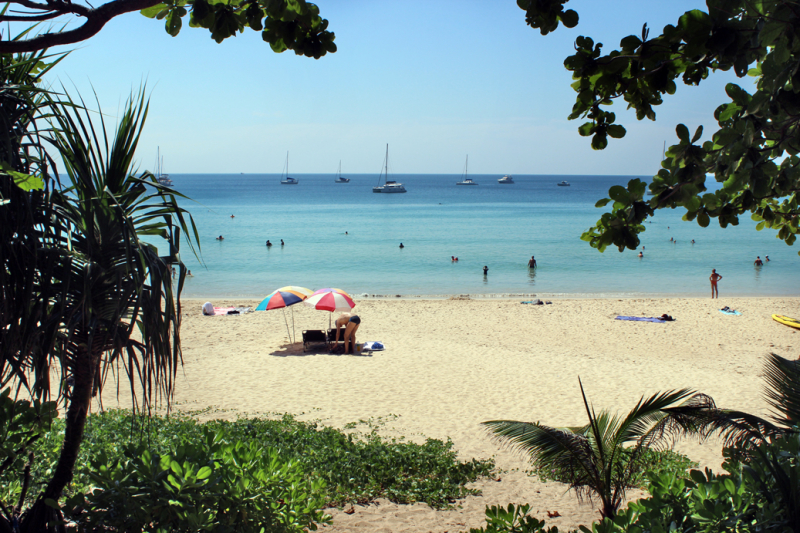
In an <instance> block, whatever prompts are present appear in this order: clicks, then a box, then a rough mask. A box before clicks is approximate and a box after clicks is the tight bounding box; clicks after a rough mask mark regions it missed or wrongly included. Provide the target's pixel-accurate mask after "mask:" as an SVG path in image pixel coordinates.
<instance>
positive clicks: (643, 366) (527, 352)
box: [105, 298, 800, 533]
mask: <svg viewBox="0 0 800 533" xmlns="http://www.w3.org/2000/svg"><path fill="white" fill-rule="evenodd" d="M202 303H203V302H202V301H185V302H184V309H185V311H184V325H183V329H182V339H183V354H184V363H185V367H184V369H183V370H182V371H181V375H180V377H179V379H178V383H177V393H176V398H175V399H176V401H177V402H178V406H179V408H181V409H187V410H188V409H199V408H204V407H209V406H215V407H218V408H222V409H228V410H231V411H230V412H229V413H228V416H231V417H235V416H236V413H239V414H246V413H267V412H279V413H282V412H289V413H294V414H302V416H303V418H305V419H321V420H322V421H323V422H324V423H326V424H329V425H333V426H342V425H344V424H346V423H348V422H353V421H358V420H359V419H367V418H370V417H373V418H376V417H382V416H387V415H398V418H396V419H392V420H389V421H388V426H389V427H391V428H393V429H394V434H400V435H404V436H406V437H408V438H413V439H420V438H422V436H425V437H433V438H440V439H446V438H448V437H449V438H451V439H452V440H453V442H454V443H455V447H456V449H457V450H458V453H459V455H460V456H461V457H463V458H465V459H467V458H472V457H489V456H492V455H494V456H496V461H497V466H498V467H499V468H500V469H502V472H501V473H500V474H499V475H498V478H499V479H500V481H498V480H483V481H480V482H479V483H477V487H478V488H480V489H481V490H482V492H483V494H482V495H481V496H477V497H470V498H467V499H466V500H465V501H464V502H462V503H461V508H460V509H457V510H453V511H433V510H431V509H430V508H428V507H427V506H425V505H422V504H418V505H410V506H408V505H395V504H392V503H390V502H386V501H380V502H378V503H377V504H373V505H369V506H356V507H355V512H354V513H352V514H346V513H344V512H343V511H339V510H333V511H332V512H331V514H333V515H334V522H333V525H332V526H328V527H326V528H325V529H326V530H329V531H350V532H352V531H355V532H360V531H363V532H376V533H377V532H389V531H391V532H403V531H410V532H427V531H437V532H444V531H450V532H454V531H464V530H468V529H469V528H470V527H478V526H480V525H482V524H483V522H484V507H485V506H486V505H495V504H498V505H503V506H505V505H507V504H508V503H512V502H514V503H529V504H531V506H532V509H533V510H534V511H536V513H535V514H536V516H537V517H539V518H546V512H547V511H551V512H552V511H557V512H558V513H560V515H561V517H560V518H554V519H548V524H552V525H558V526H559V528H561V529H568V528H572V527H576V526H577V525H578V524H582V523H589V522H591V521H592V520H594V519H596V518H597V513H596V511H595V510H594V508H593V506H592V505H590V504H584V505H580V504H579V503H578V501H577V499H576V498H575V496H574V494H572V493H568V494H565V493H564V490H565V487H564V486H563V485H560V484H543V483H539V482H537V481H534V478H531V477H528V476H527V475H526V474H525V473H524V470H525V469H527V468H529V465H528V463H527V461H526V460H525V457H523V456H522V455H520V454H518V453H515V452H512V451H509V450H507V449H502V448H501V447H499V446H498V444H497V443H496V442H495V441H493V440H492V439H491V438H489V437H488V436H487V434H486V433H485V432H484V431H483V430H482V429H481V427H480V426H479V423H480V422H482V421H486V420H492V419H514V420H526V421H541V422H543V423H547V424H548V425H556V426H565V425H582V424H584V423H585V421H586V415H585V412H584V407H583V404H582V402H581V397H580V390H579V387H578V377H580V378H581V380H582V381H583V384H584V387H585V389H586V393H587V396H588V397H589V400H590V401H591V402H592V403H593V404H594V406H595V407H596V408H597V409H601V408H610V409H614V410H621V411H622V410H624V411H627V410H629V409H630V408H631V407H633V405H634V404H635V403H636V401H637V400H638V399H639V398H640V397H641V396H642V395H650V394H653V393H655V392H658V391H664V390H667V389H677V388H684V387H687V388H692V389H696V390H698V391H701V392H704V393H706V394H709V395H711V396H712V397H713V398H714V399H715V400H716V402H717V404H718V405H721V406H725V407H730V408H736V409H744V410H748V411H751V412H755V413H761V414H765V407H766V404H765V402H764V401H763V399H762V397H761V392H762V381H761V378H760V374H761V368H762V364H763V360H764V356H765V355H766V354H768V353H769V352H775V353H778V354H779V355H783V356H784V357H788V358H796V357H797V356H798V353H800V331H798V330H793V329H791V328H788V327H786V326H783V325H781V324H778V323H776V322H774V321H773V320H772V319H771V314H772V313H778V314H785V315H788V316H800V311H799V310H798V307H800V300H799V299H796V298H770V299H767V298H741V299H735V298H723V299H720V300H711V299H677V298H676V299H658V300H651V299H628V300H615V299H602V300H601V299H597V300H591V299H576V300H554V301H553V304H552V305H545V306H533V305H522V304H520V303H519V301H518V300H513V301H510V300H429V301H419V300H397V301H373V300H369V299H363V300H358V305H357V307H356V309H355V311H356V312H357V313H358V314H359V315H360V316H361V319H362V321H363V322H362V325H361V328H360V329H359V332H358V341H359V342H363V341H367V340H375V341H382V342H383V343H384V344H385V345H386V347H387V348H386V351H384V352H375V353H374V354H372V355H371V356H350V355H328V354H327V353H325V354H321V353H317V354H311V355H308V354H304V353H303V352H302V345H301V344H300V338H301V331H302V330H303V329H326V328H327V326H328V317H329V313H325V312H319V311H314V310H311V309H309V308H305V307H303V306H302V305H297V306H294V321H295V324H296V332H297V340H298V343H297V344H294V345H292V344H289V343H288V342H287V332H286V326H285V324H284V315H283V313H282V312H281V311H268V312H257V313H251V314H246V315H241V316H224V317H204V316H202V315H201V313H200V308H201V305H202ZM256 303H257V302H253V301H241V300H225V301H215V302H214V304H215V305H218V306H225V305H252V306H255V304H256ZM723 305H728V306H730V307H732V308H736V309H738V310H740V311H741V312H742V316H738V317H737V316H726V315H723V314H722V313H720V312H719V311H718V308H719V307H722V306H723ZM662 313H667V314H670V315H672V316H673V317H675V318H676V321H675V322H672V323H667V324H654V323H647V322H623V321H618V320H614V317H615V316H617V315H618V314H619V315H634V316H659V315H661V314H662ZM287 317H291V315H290V314H289V313H287ZM290 326H291V322H290ZM109 390H110V389H109ZM108 396H109V397H107V398H106V400H105V405H106V407H109V406H114V405H115V404H116V402H115V401H113V400H112V399H111V398H110V396H112V394H109V395H108ZM120 405H121V406H127V405H129V403H128V402H127V400H126V399H125V398H124V397H122V398H121V399H120ZM679 450H680V451H683V452H684V453H687V454H688V455H689V456H690V457H691V458H692V459H693V460H695V461H698V462H700V463H701V465H702V466H711V467H713V468H718V467H719V464H720V462H721V456H720V447H719V445H718V444H715V443H706V444H704V445H702V446H701V445H698V444H697V443H696V442H682V443H680V444H679Z"/></svg>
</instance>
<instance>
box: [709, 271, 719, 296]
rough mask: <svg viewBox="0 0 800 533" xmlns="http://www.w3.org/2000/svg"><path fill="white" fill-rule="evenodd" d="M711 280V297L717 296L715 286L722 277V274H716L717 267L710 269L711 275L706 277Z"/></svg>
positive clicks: (717, 290)
mask: <svg viewBox="0 0 800 533" xmlns="http://www.w3.org/2000/svg"><path fill="white" fill-rule="evenodd" d="M708 279H709V281H711V297H712V298H719V289H718V288H717V282H718V281H719V280H721V279H722V276H720V275H719V274H717V269H716V268H712V269H711V277H709V278H708Z"/></svg>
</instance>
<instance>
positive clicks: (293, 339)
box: [292, 307, 297, 342]
mask: <svg viewBox="0 0 800 533" xmlns="http://www.w3.org/2000/svg"><path fill="white" fill-rule="evenodd" d="M292 342H297V333H296V332H295V330H294V307H292Z"/></svg>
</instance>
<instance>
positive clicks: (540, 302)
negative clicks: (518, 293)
mask: <svg viewBox="0 0 800 533" xmlns="http://www.w3.org/2000/svg"><path fill="white" fill-rule="evenodd" d="M520 303H523V304H532V305H544V302H543V301H541V300H530V301H527V302H520Z"/></svg>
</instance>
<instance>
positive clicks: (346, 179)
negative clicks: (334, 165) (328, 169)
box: [334, 161, 350, 183]
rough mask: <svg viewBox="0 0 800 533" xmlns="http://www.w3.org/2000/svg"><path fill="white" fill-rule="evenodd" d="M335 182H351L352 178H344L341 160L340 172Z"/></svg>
mask: <svg viewBox="0 0 800 533" xmlns="http://www.w3.org/2000/svg"><path fill="white" fill-rule="evenodd" d="M334 183H350V178H343V177H342V162H341V161H339V174H338V177H337V178H336V179H335V180H334Z"/></svg>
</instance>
